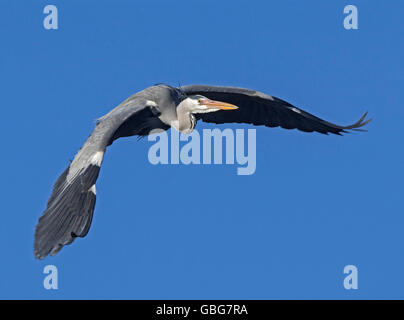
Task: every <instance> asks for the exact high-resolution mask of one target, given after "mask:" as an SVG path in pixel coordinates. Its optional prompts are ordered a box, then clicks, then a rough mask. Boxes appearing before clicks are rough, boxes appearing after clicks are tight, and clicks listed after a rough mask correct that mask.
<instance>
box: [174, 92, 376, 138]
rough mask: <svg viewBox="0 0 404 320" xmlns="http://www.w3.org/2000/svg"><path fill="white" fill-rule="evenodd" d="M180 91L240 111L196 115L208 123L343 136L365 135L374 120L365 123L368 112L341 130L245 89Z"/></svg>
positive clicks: (261, 94)
mask: <svg viewBox="0 0 404 320" xmlns="http://www.w3.org/2000/svg"><path fill="white" fill-rule="evenodd" d="M181 90H183V91H184V93H185V94H187V95H193V94H200V95H203V96H205V97H207V98H209V99H212V100H218V101H222V102H227V103H231V104H234V105H236V106H238V107H239V108H238V109H237V110H232V111H217V112H210V113H199V114H195V117H196V118H197V119H198V120H199V119H201V120H203V121H205V122H213V123H231V122H236V123H250V124H254V125H265V126H267V127H282V128H285V129H299V130H301V131H305V132H313V131H316V132H320V133H323V134H328V133H334V134H339V135H340V134H341V132H347V130H357V131H363V130H361V129H359V128H360V127H363V126H364V125H365V124H367V123H368V122H369V121H371V119H369V120H366V121H365V117H366V115H367V112H366V113H365V114H364V115H363V116H362V117H361V118H360V119H359V121H357V122H356V123H354V124H352V125H349V126H340V125H337V124H334V123H330V122H327V121H325V120H323V119H320V118H318V117H316V116H314V115H312V114H310V113H308V112H306V111H304V110H302V109H299V108H297V107H295V106H293V105H291V104H290V103H288V102H286V101H283V100H281V99H279V98H276V97H272V96H269V95H267V94H264V93H261V92H258V91H253V90H249V89H243V88H236V87H216V86H206V85H190V86H184V87H181Z"/></svg>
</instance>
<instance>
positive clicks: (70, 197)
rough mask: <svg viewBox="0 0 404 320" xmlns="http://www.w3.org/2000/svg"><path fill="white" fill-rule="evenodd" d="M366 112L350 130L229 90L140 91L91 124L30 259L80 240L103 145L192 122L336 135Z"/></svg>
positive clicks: (185, 129)
mask: <svg viewBox="0 0 404 320" xmlns="http://www.w3.org/2000/svg"><path fill="white" fill-rule="evenodd" d="M365 117H366V113H365V114H364V115H363V116H362V117H361V118H360V120H359V121H357V122H356V123H354V124H352V125H350V126H339V125H336V124H333V123H330V122H327V121H324V120H322V119H320V118H318V117H316V116H314V115H312V114H310V113H308V112H306V111H304V110H302V109H299V108H297V107H295V106H293V105H291V104H289V103H288V102H286V101H283V100H281V99H278V98H276V97H272V96H269V95H267V94H264V93H261V92H257V91H253V90H249V89H243V88H235V87H216V86H206V85H191V86H185V87H181V88H175V87H171V86H168V85H164V84H160V85H155V86H152V87H149V88H146V89H144V90H143V91H140V92H138V93H136V94H134V95H133V96H131V97H129V98H128V99H127V100H125V101H123V102H122V103H121V104H120V105H118V106H117V107H116V108H114V109H112V110H111V111H110V112H108V113H107V114H106V115H104V116H102V117H101V118H99V119H98V120H97V124H96V126H95V128H94V130H93V132H92V133H91V135H90V136H89V138H88V139H87V141H86V142H85V143H84V145H83V146H82V147H81V149H80V150H79V151H78V153H77V154H76V156H75V157H74V159H73V161H72V162H71V163H70V165H69V166H68V167H67V168H66V170H65V171H64V172H63V173H62V175H61V176H60V177H59V178H58V179H57V181H56V182H55V185H54V187H53V191H52V194H51V196H50V198H49V200H48V203H47V207H46V209H45V211H44V212H43V214H42V216H41V217H40V218H39V221H38V224H37V227H36V230H35V241H34V255H35V257H37V258H39V259H43V258H45V257H46V256H47V255H49V254H50V255H55V254H56V253H57V252H59V251H60V250H61V248H62V247H63V246H64V245H67V244H70V243H71V242H73V241H74V240H75V239H76V238H77V237H84V236H85V235H86V234H87V233H88V231H89V228H90V225H91V221H92V217H93V212H94V207H95V201H96V180H97V178H98V174H99V171H100V167H101V164H102V161H103V158H104V155H105V151H106V148H107V146H109V145H111V144H112V143H113V142H114V141H115V140H116V139H119V138H122V137H129V136H146V135H149V134H150V133H151V132H153V131H154V130H168V129H169V128H170V127H173V128H175V129H177V130H178V131H180V132H182V133H190V132H192V130H193V129H194V128H195V126H196V124H197V121H198V120H202V121H205V122H210V123H216V124H219V123H234V122H235V123H249V124H252V125H264V126H267V127H278V126H279V127H282V128H285V129H293V128H295V129H298V130H301V131H305V132H314V131H315V132H319V133H323V134H328V133H333V134H338V135H341V133H344V132H347V131H348V130H359V131H360V130H361V129H360V127H362V126H364V125H365V124H367V123H368V122H369V121H370V120H366V121H365Z"/></svg>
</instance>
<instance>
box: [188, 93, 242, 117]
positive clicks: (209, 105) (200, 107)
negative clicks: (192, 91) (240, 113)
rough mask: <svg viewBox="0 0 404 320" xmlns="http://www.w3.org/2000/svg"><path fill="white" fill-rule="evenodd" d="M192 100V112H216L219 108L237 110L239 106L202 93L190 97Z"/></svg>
mask: <svg viewBox="0 0 404 320" xmlns="http://www.w3.org/2000/svg"><path fill="white" fill-rule="evenodd" d="M188 98H189V99H190V101H191V102H192V103H191V104H190V109H191V110H190V112H191V113H207V112H214V111H219V110H235V109H238V107H237V106H235V105H233V104H230V103H227V102H222V101H216V100H211V99H208V98H206V97H204V96H201V95H193V96H190V97H188Z"/></svg>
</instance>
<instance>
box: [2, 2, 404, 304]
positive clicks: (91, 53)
mask: <svg viewBox="0 0 404 320" xmlns="http://www.w3.org/2000/svg"><path fill="white" fill-rule="evenodd" d="M47 4H54V5H56V6H57V8H58V10H59V29H58V30H45V29H44V28H43V25H42V21H43V19H44V17H45V15H44V14H43V13H42V11H43V8H44V7H45V5H47ZM348 4H354V5H356V6H357V8H358V11H359V29H358V30H349V31H348V30H345V29H344V27H343V19H344V14H343V8H344V7H345V5H348ZM403 9H404V4H403V3H402V2H400V1H389V2H385V1H354V2H350V1H339V0H338V1H282V2H280V1H239V2H238V1H231V2H230V1H223V2H218V1H206V0H205V1H192V2H191V1H179V0H177V1H112V0H111V1H89V0H88V1H58V0H54V1H51V2H48V1H11V0H3V1H1V3H0V41H1V50H0V88H1V90H0V92H1V105H2V109H1V110H2V120H3V121H2V125H1V126H0V130H1V135H2V137H3V139H2V156H1V158H0V161H1V166H0V168H1V169H0V170H1V177H2V182H3V183H1V185H0V192H1V195H2V208H1V217H2V222H1V224H0V243H1V251H2V259H1V263H0V298H2V299H5V298H7V299H10V298H12V299H314V298H317V299H386V298H393V299H398V298H401V299H402V298H404V293H403V290H402V288H403V287H404V275H403V270H404V256H403V255H404V233H403V227H404V216H403V209H404V208H403V207H404V206H403V201H402V191H403V187H402V181H403V178H404V177H403V157H404V152H403V150H402V147H401V146H402V139H403V133H402V130H403V129H402V126H403V125H402V122H403V119H404V109H403V108H402V102H401V101H402V100H403V58H402V57H403V56H404V52H403V51H404V44H403V39H402V36H403V34H404V30H403V24H402V13H403ZM160 82H164V83H168V84H171V85H174V86H176V85H178V84H179V83H180V84H192V83H206V84H216V85H236V86H241V87H247V88H252V89H256V90H260V91H263V92H265V93H268V94H272V95H274V96H277V97H280V98H282V99H285V100H287V101H289V102H291V103H293V104H295V105H296V106H298V107H301V108H303V109H305V110H307V111H309V112H311V113H314V114H316V115H318V116H320V117H322V118H325V119H327V120H329V121H332V122H336V123H340V124H349V123H351V122H354V121H356V120H357V119H358V118H359V117H360V116H361V114H362V113H363V112H364V111H366V110H368V111H369V114H370V116H371V117H373V118H374V121H373V122H372V123H371V124H370V125H369V126H368V130H369V132H367V133H359V134H349V135H345V136H344V137H339V136H323V135H320V134H307V133H302V132H298V131H296V130H291V131H289V130H284V129H279V128H275V129H269V128H257V170H256V173H255V174H254V175H251V176H238V175H236V167H237V166H238V165H237V164H235V165H210V166H209V165H205V166H203V165H189V166H186V165H166V166H163V165H160V166H159V165H157V166H154V165H152V164H150V163H149V161H148V159H147V152H148V149H149V147H150V145H151V144H150V142H148V141H147V139H143V140H141V141H139V142H138V141H137V139H136V138H126V139H121V140H119V141H116V142H115V143H114V144H113V146H112V147H110V148H109V149H108V152H107V154H106V157H105V160H104V163H103V167H102V170H101V173H100V177H99V180H98V182H97V196H98V198H97V204H96V209H95V215H94V220H93V224H92V228H91V230H90V232H89V234H88V236H87V237H86V238H84V239H78V240H76V241H75V242H74V243H73V244H72V245H70V246H68V247H66V248H64V249H63V250H62V251H61V252H60V254H58V255H57V256H56V257H53V258H47V259H45V260H43V261H38V260H35V259H34V257H33V253H32V251H33V249H32V247H33V233H34V227H35V225H36V222H37V219H38V217H39V216H40V214H41V212H42V211H43V210H44V208H45V205H46V201H47V198H48V197H49V195H50V191H51V188H52V185H53V183H54V181H55V179H56V178H57V176H58V175H59V174H60V173H61V172H62V171H63V169H64V168H65V167H66V166H67V164H68V161H69V159H72V158H73V157H74V154H75V153H76V151H77V150H78V149H79V147H80V146H81V144H82V143H83V142H84V141H85V139H86V138H87V136H88V135H89V133H90V132H91V130H92V129H93V127H94V123H95V119H96V118H98V117H100V116H101V115H103V114H104V113H106V112H108V111H109V110H110V109H112V108H113V107H115V106H116V105H117V104H119V103H120V102H121V101H123V100H124V99H126V98H127V97H128V96H130V95H131V94H133V93H135V92H137V91H139V90H141V89H143V88H145V87H148V86H150V85H153V84H155V83H160ZM227 127H230V128H245V129H247V128H251V127H250V126H248V125H230V126H221V128H227ZM203 128H213V125H208V124H198V129H203ZM48 264H52V265H55V266H57V268H58V270H59V289H58V290H54V291H52V290H50V291H48V290H45V289H44V288H43V285H42V281H43V279H44V277H45V275H44V274H43V273H42V270H43V268H44V267H45V266H46V265H48ZM349 264H353V265H355V266H357V268H358V271H359V289H358V290H350V291H348V290H345V289H344V287H343V279H344V274H343V268H344V266H345V265H349Z"/></svg>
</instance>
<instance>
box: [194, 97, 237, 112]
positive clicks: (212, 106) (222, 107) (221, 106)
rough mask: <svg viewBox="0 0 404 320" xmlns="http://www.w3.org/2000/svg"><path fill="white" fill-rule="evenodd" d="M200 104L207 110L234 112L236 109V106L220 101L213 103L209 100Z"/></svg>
mask: <svg viewBox="0 0 404 320" xmlns="http://www.w3.org/2000/svg"><path fill="white" fill-rule="evenodd" d="M202 104H203V105H204V106H206V107H207V108H208V109H219V110H235V109H238V107H237V106H235V105H233V104H230V103H227V102H221V101H215V100H210V99H204V100H203V102H202Z"/></svg>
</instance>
